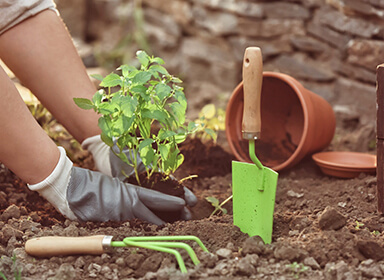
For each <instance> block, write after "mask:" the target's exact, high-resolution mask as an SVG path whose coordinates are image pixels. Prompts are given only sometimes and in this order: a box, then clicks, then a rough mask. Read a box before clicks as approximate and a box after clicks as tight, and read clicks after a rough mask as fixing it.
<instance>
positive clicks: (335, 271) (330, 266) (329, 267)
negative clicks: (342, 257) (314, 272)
mask: <svg viewBox="0 0 384 280" xmlns="http://www.w3.org/2000/svg"><path fill="white" fill-rule="evenodd" d="M348 270H349V268H348V265H347V264H346V263H345V262H344V261H340V262H338V263H337V264H335V263H334V262H330V263H327V264H326V265H325V268H324V274H325V276H326V277H325V279H343V277H344V275H345V273H347V272H348ZM352 279H353V278H352Z"/></svg>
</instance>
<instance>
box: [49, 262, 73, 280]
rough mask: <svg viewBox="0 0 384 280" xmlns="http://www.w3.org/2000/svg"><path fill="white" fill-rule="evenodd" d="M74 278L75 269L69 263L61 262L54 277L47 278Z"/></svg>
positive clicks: (67, 279) (52, 279)
mask: <svg viewBox="0 0 384 280" xmlns="http://www.w3.org/2000/svg"><path fill="white" fill-rule="evenodd" d="M75 278H76V271H75V269H74V268H73V266H72V265H70V264H69V263H63V264H62V265H61V266H60V268H59V270H58V272H57V274H56V275H55V276H54V277H50V278H48V279H49V280H71V279H75Z"/></svg>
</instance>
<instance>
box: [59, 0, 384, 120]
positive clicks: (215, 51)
mask: <svg viewBox="0 0 384 280" xmlns="http://www.w3.org/2000/svg"><path fill="white" fill-rule="evenodd" d="M69 2H73V1H69ZM57 3H58V7H59V9H60V11H61V12H62V16H63V18H64V21H65V22H67V24H68V27H69V29H70V31H71V32H72V34H73V35H74V36H77V37H79V36H80V37H82V39H83V40H85V41H88V42H90V43H93V44H94V45H95V46H97V47H98V48H99V49H100V48H101V49H104V50H106V51H107V52H108V51H111V52H112V50H113V51H116V49H118V50H120V54H121V53H123V54H124V55H128V56H130V57H131V56H134V53H135V49H137V48H141V47H142V46H143V45H145V40H140V37H138V35H140V30H143V31H144V32H145V34H146V38H147V40H148V42H149V46H150V49H151V53H152V54H154V55H156V56H160V57H162V58H164V60H165V61H166V63H167V65H166V67H167V68H169V69H170V72H171V73H173V74H175V75H179V76H180V77H181V78H182V79H183V80H184V82H185V84H184V85H185V88H186V93H187V97H189V99H190V103H189V106H190V114H191V115H195V114H196V112H197V111H199V110H200V109H201V107H202V104H204V103H209V102H214V103H216V104H218V105H219V106H221V107H224V106H225V105H226V102H227V100H228V98H229V96H230V94H231V92H232V90H233V89H234V88H235V87H236V85H237V84H238V83H239V82H240V81H241V69H242V65H241V64H242V57H243V54H244V50H245V48H246V47H247V46H259V47H261V49H262V52H263V59H264V70H265V71H267V70H268V71H277V72H283V73H286V74H289V75H291V76H293V77H294V78H296V79H298V80H299V81H300V82H302V84H303V85H304V86H305V87H306V88H308V89H310V90H312V91H313V92H315V93H317V94H319V95H321V96H323V97H324V98H325V99H326V100H328V101H329V102H330V103H331V104H332V105H333V107H334V110H335V111H336V112H337V113H342V114H347V115H349V116H350V117H351V119H357V120H358V122H359V123H360V124H362V125H367V124H371V125H374V123H375V117H376V111H375V110H376V109H375V108H376V107H375V102H376V100H375V99H376V88H375V82H376V66H377V65H378V64H380V63H383V62H384V1H383V0H281V1H267V0H265V1H257V0H242V1H236V0H221V1H220V0H156V1H153V0H142V2H140V1H135V2H133V1H124V0H84V1H76V6H77V7H78V8H76V9H77V14H79V15H76V14H73V13H69V12H67V10H66V9H68V8H67V6H68V4H67V3H68V1H57ZM80 3H82V4H83V6H82V7H81V8H80V6H81V5H80ZM138 3H139V4H140V3H141V6H142V8H143V17H144V21H143V23H141V24H140V23H138V22H139V20H138V18H139V19H140V17H138V16H140V10H137V9H135V8H134V7H135V5H136V7H137V5H138ZM73 7H74V5H73ZM81 13H82V15H81ZM76 16H78V17H80V16H82V17H83V21H81V23H76V24H74V23H73V20H74V18H75V17H76ZM71 17H72V19H71ZM135 18H136V20H135ZM133 35H134V36H133ZM122 39H124V40H126V41H125V44H124V40H122ZM141 39H142V38H141ZM118 42H120V46H119V47H118V48H116V44H117V43H118ZM140 42H141V43H140ZM125 58H126V57H125Z"/></svg>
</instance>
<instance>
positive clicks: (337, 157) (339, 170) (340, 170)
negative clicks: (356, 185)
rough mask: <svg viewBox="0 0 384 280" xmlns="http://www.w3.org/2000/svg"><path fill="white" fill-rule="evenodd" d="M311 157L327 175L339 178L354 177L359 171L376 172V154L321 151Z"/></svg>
mask: <svg viewBox="0 0 384 280" xmlns="http://www.w3.org/2000/svg"><path fill="white" fill-rule="evenodd" d="M312 159H313V160H314V161H315V162H316V164H317V165H318V166H319V167H320V169H321V171H322V172H323V173H325V174H327V175H330V176H334V177H339V178H354V177H357V176H358V175H359V174H360V173H368V174H374V173H375V172H376V155H371V154H366V153H357V152H321V153H317V154H314V155H312Z"/></svg>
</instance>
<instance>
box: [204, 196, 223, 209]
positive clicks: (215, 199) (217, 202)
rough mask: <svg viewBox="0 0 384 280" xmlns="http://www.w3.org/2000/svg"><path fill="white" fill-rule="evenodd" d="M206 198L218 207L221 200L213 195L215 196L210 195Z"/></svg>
mask: <svg viewBox="0 0 384 280" xmlns="http://www.w3.org/2000/svg"><path fill="white" fill-rule="evenodd" d="M205 200H207V201H208V202H209V203H211V204H212V206H213V207H215V208H216V207H218V206H219V204H220V202H219V200H218V199H217V198H216V197H213V196H208V197H206V198H205Z"/></svg>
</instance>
